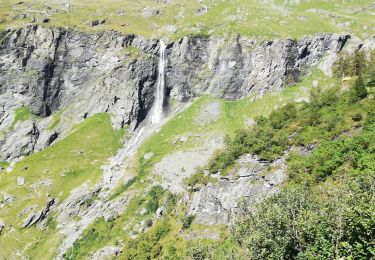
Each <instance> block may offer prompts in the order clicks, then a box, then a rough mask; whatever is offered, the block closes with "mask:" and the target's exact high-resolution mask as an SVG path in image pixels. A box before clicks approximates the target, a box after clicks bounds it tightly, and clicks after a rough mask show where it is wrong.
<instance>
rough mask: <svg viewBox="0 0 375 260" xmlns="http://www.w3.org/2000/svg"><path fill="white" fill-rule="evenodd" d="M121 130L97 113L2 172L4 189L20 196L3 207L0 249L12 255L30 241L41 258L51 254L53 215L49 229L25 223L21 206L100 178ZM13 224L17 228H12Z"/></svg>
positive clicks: (55, 238)
mask: <svg viewBox="0 0 375 260" xmlns="http://www.w3.org/2000/svg"><path fill="white" fill-rule="evenodd" d="M122 136H123V131H114V130H113V129H112V127H111V123H110V119H109V117H108V115H106V114H97V115H94V116H93V117H90V118H89V119H87V120H85V121H84V122H83V123H81V124H79V125H77V126H76V127H75V128H74V130H73V131H72V133H71V134H70V135H69V136H68V137H66V138H65V139H64V140H62V141H59V142H57V143H56V144H54V145H52V146H51V147H49V148H47V149H45V150H43V151H41V152H39V153H35V154H33V155H30V156H28V157H26V158H24V159H23V160H21V161H20V162H19V163H17V164H16V165H15V168H14V169H13V170H12V171H11V172H10V173H1V175H0V191H1V192H6V193H7V194H9V195H11V196H15V197H16V201H15V202H13V203H12V204H11V205H5V206H4V207H3V208H1V209H0V219H2V220H3V221H4V222H5V223H6V225H7V230H6V232H7V234H6V236H5V235H3V236H1V237H0V244H1V245H2V250H1V251H0V255H1V256H11V255H12V254H13V253H14V252H15V249H24V248H26V247H27V248H28V251H27V255H30V256H34V253H35V252H37V253H38V254H39V255H35V256H34V257H37V256H39V257H37V258H39V259H40V257H42V258H44V257H46V256H47V255H51V254H52V253H53V250H54V248H55V247H56V245H57V242H58V235H57V234H56V232H55V230H54V225H53V221H52V222H51V223H50V224H49V228H47V229H46V230H42V229H40V228H37V227H32V228H28V229H20V225H21V223H22V220H23V219H24V218H26V217H27V215H28V214H25V215H22V216H21V215H20V212H22V210H23V209H24V208H26V207H28V206H31V205H33V206H34V207H35V208H36V210H40V209H41V208H42V207H43V206H45V205H46V203H47V199H48V197H47V194H49V195H50V196H51V197H52V198H56V199H58V201H62V200H63V199H64V198H66V197H67V196H68V195H69V193H70V191H71V190H73V189H74V188H76V187H78V186H80V185H81V184H83V183H88V184H89V185H93V184H95V183H96V182H97V181H98V180H99V178H100V176H101V172H102V171H101V169H100V166H101V165H103V164H104V163H105V162H106V159H107V158H108V157H110V156H111V155H113V154H114V153H115V152H116V151H117V149H118V148H119V147H120V145H121V142H120V140H121V138H122ZM19 176H22V177H24V178H25V185H23V186H18V185H16V183H17V178H18V177H19ZM41 181H48V182H50V183H51V184H50V185H49V186H47V185H43V184H40V182H41ZM10 227H13V228H14V230H13V231H12V232H8V231H9V229H10ZM46 237H48V240H45V239H46ZM40 254H42V255H40Z"/></svg>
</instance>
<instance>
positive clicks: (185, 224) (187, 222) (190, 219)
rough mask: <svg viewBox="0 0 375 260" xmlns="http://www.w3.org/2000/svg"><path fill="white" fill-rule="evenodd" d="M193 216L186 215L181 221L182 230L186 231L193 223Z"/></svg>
mask: <svg viewBox="0 0 375 260" xmlns="http://www.w3.org/2000/svg"><path fill="white" fill-rule="evenodd" d="M194 218H195V216H194V215H186V216H184V217H183V218H182V219H181V222H182V228H183V229H188V228H189V227H190V226H191V224H192V223H193V221H194Z"/></svg>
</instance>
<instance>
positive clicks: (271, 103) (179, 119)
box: [138, 69, 335, 164]
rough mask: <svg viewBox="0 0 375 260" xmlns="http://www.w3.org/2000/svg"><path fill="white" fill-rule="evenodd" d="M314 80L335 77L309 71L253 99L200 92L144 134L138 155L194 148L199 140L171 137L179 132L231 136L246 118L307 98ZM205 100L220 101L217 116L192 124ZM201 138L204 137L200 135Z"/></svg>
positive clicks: (157, 155) (323, 81) (161, 154)
mask: <svg viewBox="0 0 375 260" xmlns="http://www.w3.org/2000/svg"><path fill="white" fill-rule="evenodd" d="M314 80H317V81H318V84H319V85H320V86H322V87H326V86H331V85H333V84H334V82H335V80H334V79H330V78H327V77H325V76H324V75H323V74H322V73H321V71H320V70H318V69H315V70H314V71H313V73H312V74H311V75H310V76H308V77H306V78H305V79H304V80H303V81H302V82H300V83H298V84H297V85H295V86H290V87H288V88H286V89H284V90H283V91H281V92H278V93H269V94H265V95H264V96H263V97H261V98H259V99H257V100H255V101H253V99H254V97H247V98H244V99H241V100H237V101H225V100H222V99H218V98H213V97H210V96H203V97H200V98H198V99H197V100H196V101H194V102H193V103H192V105H191V106H190V107H188V108H187V109H186V110H184V111H183V112H182V113H180V114H178V115H177V116H176V117H174V118H173V119H171V120H170V121H168V122H167V123H166V124H165V125H163V127H162V128H161V130H160V131H158V132H157V133H155V134H154V135H152V136H151V137H150V138H148V139H147V140H146V141H145V142H144V143H143V144H142V145H141V146H140V147H139V149H138V158H141V157H143V155H144V154H146V153H148V152H152V153H153V154H154V156H153V157H152V158H151V159H150V162H149V163H150V164H153V163H156V162H158V161H159V160H160V159H161V158H162V157H164V156H165V155H167V154H169V153H172V152H174V151H178V150H184V149H188V148H194V146H198V147H199V146H200V145H201V144H200V143H196V142H194V143H192V142H189V141H188V142H186V143H183V144H177V145H175V144H174V143H173V141H174V140H175V139H176V138H177V137H178V136H180V135H191V134H203V136H205V137H209V136H210V135H212V134H217V133H222V134H228V135H229V136H233V135H234V133H235V132H236V130H239V129H243V128H244V127H246V121H247V120H249V119H254V118H255V117H257V116H260V115H266V114H268V113H270V112H271V111H272V110H273V109H275V108H276V107H280V106H282V105H284V104H286V103H288V102H290V101H293V100H295V99H299V98H308V97H309V94H310V90H311V89H312V88H313V81H314ZM209 102H220V103H221V116H220V118H219V120H217V121H213V122H210V123H209V124H206V125H196V124H194V119H195V118H196V116H197V115H198V113H199V112H200V111H201V110H202V108H203V107H204V106H205V105H206V104H207V103H209ZM202 139H203V140H204V138H202Z"/></svg>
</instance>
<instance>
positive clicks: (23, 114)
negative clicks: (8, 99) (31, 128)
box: [9, 107, 31, 131]
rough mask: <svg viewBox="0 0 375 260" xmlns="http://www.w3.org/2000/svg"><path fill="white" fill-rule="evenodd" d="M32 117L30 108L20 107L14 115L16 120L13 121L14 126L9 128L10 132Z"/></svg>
mask: <svg viewBox="0 0 375 260" xmlns="http://www.w3.org/2000/svg"><path fill="white" fill-rule="evenodd" d="M30 117H31V112H30V108H28V107H20V108H18V109H16V111H15V115H14V119H13V122H12V124H11V125H10V127H9V130H10V131H13V129H14V126H15V125H16V123H18V122H23V121H26V120H28V119H29V118H30Z"/></svg>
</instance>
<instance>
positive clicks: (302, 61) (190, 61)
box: [0, 26, 348, 160]
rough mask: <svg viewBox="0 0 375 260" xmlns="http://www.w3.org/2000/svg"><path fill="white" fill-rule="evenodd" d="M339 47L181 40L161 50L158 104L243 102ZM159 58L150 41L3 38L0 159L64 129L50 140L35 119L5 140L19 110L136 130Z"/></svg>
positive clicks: (66, 33)
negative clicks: (101, 119) (162, 84)
mask: <svg viewBox="0 0 375 260" xmlns="http://www.w3.org/2000/svg"><path fill="white" fill-rule="evenodd" d="M347 39H348V37H347V36H339V35H336V34H321V35H317V36H313V37H306V38H303V39H300V40H277V41H267V42H258V41H256V40H251V39H247V38H243V37H240V36H233V37H231V38H224V37H211V38H206V37H185V38H183V39H181V40H179V41H176V42H173V43H169V44H168V45H167V60H168V66H167V68H166V93H165V95H166V96H167V97H168V98H169V100H172V99H173V100H177V101H180V102H186V101H189V100H191V99H192V98H194V97H196V96H199V95H201V94H203V93H211V94H214V95H217V96H220V97H224V98H241V97H243V96H245V95H248V94H249V93H252V92H260V93H263V92H266V91H271V90H277V89H280V88H282V87H284V86H285V85H287V84H289V83H294V82H297V81H299V80H300V79H301V78H302V77H303V76H304V75H305V74H306V73H307V71H308V69H309V68H310V67H311V66H313V65H315V64H317V63H318V62H319V61H320V60H321V58H322V57H323V55H335V53H336V52H337V51H339V50H340V49H341V48H342V46H343V45H344V44H345V42H346V40H347ZM158 50H159V45H158V41H157V40H151V39H144V38H142V37H137V36H134V35H122V34H119V33H117V32H113V31H109V32H102V33H86V32H79V31H75V30H71V29H63V28H43V27H40V26H30V27H25V28H23V29H18V30H14V31H13V30H9V31H8V32H6V33H5V34H2V35H1V36H0V74H1V77H0V107H1V108H2V109H1V111H0V131H2V132H3V137H2V138H1V140H0V152H1V154H0V157H2V159H6V160H12V159H14V158H17V157H19V156H21V155H22V154H29V153H31V152H33V151H37V150H38V149H43V148H44V147H46V146H48V145H49V143H51V142H49V141H48V140H50V138H52V139H53V140H54V138H63V137H64V130H65V129H67V128H69V127H68V126H66V125H64V122H61V123H60V127H59V128H58V129H57V130H55V131H51V130H50V129H49V128H48V126H47V127H39V124H43V122H44V119H40V118H39V119H38V123H36V120H32V121H31V122H27V126H26V125H25V126H22V127H21V126H20V127H18V128H15V129H14V130H13V131H10V130H9V126H10V125H11V124H12V122H13V120H14V111H15V109H17V108H19V107H21V106H28V107H30V109H31V111H32V113H33V114H34V115H38V116H41V117H44V118H45V117H47V118H50V117H49V116H50V115H52V114H53V113H55V112H56V111H57V110H64V113H65V114H67V115H68V116H69V119H70V120H69V121H72V122H79V120H82V119H84V118H86V117H88V116H90V115H92V114H94V113H98V112H107V113H109V114H110V115H111V118H112V123H113V125H114V127H116V128H120V127H123V126H125V125H130V126H131V128H133V129H134V128H136V127H137V126H138V125H139V124H140V122H142V121H143V120H144V119H145V118H146V117H147V115H148V112H149V110H150V108H151V107H152V103H153V98H154V88H155V87H156V86H155V85H156V84H155V83H156V78H157V63H158ZM166 100H168V99H166ZM46 120H47V119H46ZM40 122H42V123H40ZM25 124H26V123H25ZM65 124H68V123H65ZM70 124H71V122H70ZM31 126H32V127H33V129H34V130H33V132H31V131H29V129H30V127H31ZM14 132H18V133H14ZM20 136H29V137H28V140H26V139H25V138H19V137H20ZM10 140H11V141H10ZM38 143H40V144H38Z"/></svg>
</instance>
